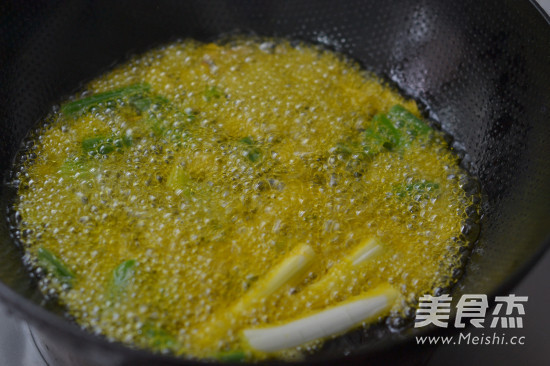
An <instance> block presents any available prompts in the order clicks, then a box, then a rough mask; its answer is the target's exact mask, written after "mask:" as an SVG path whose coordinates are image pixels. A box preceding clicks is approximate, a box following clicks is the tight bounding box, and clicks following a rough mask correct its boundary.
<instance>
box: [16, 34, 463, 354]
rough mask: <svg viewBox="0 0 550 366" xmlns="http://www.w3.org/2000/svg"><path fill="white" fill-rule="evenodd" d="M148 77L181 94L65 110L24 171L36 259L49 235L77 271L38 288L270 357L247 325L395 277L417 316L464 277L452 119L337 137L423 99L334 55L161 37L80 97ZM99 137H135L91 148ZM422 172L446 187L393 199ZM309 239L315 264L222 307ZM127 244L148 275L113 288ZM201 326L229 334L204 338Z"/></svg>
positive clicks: (157, 337)
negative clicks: (360, 146)
mask: <svg viewBox="0 0 550 366" xmlns="http://www.w3.org/2000/svg"><path fill="white" fill-rule="evenodd" d="M136 83H148V84H149V85H150V86H151V90H152V92H153V93H155V94H156V95H161V96H163V97H164V98H166V99H167V100H169V101H170V105H171V107H166V106H163V105H159V106H158V107H154V108H152V110H151V111H150V113H149V114H148V115H145V114H144V113H139V112H138V111H136V109H135V108H133V107H132V105H131V101H130V100H129V99H123V100H120V101H118V102H117V104H116V105H111V106H109V105H100V106H97V107H96V108H94V109H92V110H91V111H89V112H88V113H84V114H82V115H78V116H76V117H73V116H67V115H64V114H63V113H59V112H57V113H54V114H52V115H51V116H50V117H49V118H48V120H47V121H46V122H47V123H46V124H45V125H44V127H42V128H41V129H40V131H39V132H38V133H37V135H36V136H35V138H34V139H35V146H34V148H33V149H32V153H33V154H35V155H36V157H35V158H34V159H29V160H28V161H27V163H25V168H26V172H27V174H26V175H24V176H22V177H21V183H20V188H19V192H18V195H19V200H18V203H17V207H16V208H17V210H18V211H19V212H20V214H21V216H22V220H23V222H22V224H21V228H22V229H24V230H26V232H27V236H26V238H25V239H24V242H25V250H26V252H27V259H28V260H29V261H30V262H31V263H32V264H33V265H34V266H37V267H39V266H38V264H37V261H36V257H37V251H38V248H40V247H42V248H46V249H47V250H49V251H51V252H52V253H55V255H56V256H57V257H58V258H59V259H60V260H61V261H63V262H64V263H65V265H66V266H67V267H68V268H70V269H71V271H72V272H74V274H75V279H74V281H73V283H72V286H67V285H62V283H61V282H60V281H58V280H56V278H55V277H54V276H52V275H47V276H45V277H44V278H43V279H42V282H41V287H42V289H43V291H44V292H47V293H52V292H55V293H56V294H57V295H58V296H59V298H60V301H61V302H62V303H64V304H65V305H66V306H67V308H68V311H69V312H70V314H71V315H72V316H74V318H75V319H76V321H77V322H78V323H79V324H81V325H82V326H83V327H85V328H86V329H89V330H90V331H92V332H95V333H98V334H102V335H105V336H106V337H108V338H109V339H113V340H118V341H121V342H124V343H127V344H130V345H135V346H138V347H145V348H153V349H155V350H158V351H172V352H174V353H176V354H182V355H185V356H188V357H200V358H202V357H217V356H216V355H219V354H223V352H228V351H232V350H244V351H245V353H246V355H247V356H246V357H248V358H252V359H257V358H263V357H265V356H266V355H262V354H258V353H250V352H248V351H247V346H246V344H244V343H243V341H242V338H241V337H240V335H239V334H240V331H241V330H242V329H244V328H247V327H251V326H259V325H262V324H276V323H277V322H281V321H285V320H286V319H292V318H295V317H297V316H301V315H307V314H308V313H311V312H313V311H315V310H319V309H323V308H324V307H327V306H330V305H334V304H337V303H338V302H340V301H344V300H346V299H347V298H349V297H351V296H354V295H357V294H359V293H361V292H363V291H366V290H368V289H372V288H374V287H376V286H377V285H380V284H382V283H390V284H391V285H392V286H393V287H394V288H396V289H398V290H399V291H400V293H401V296H402V299H401V300H400V301H398V302H397V303H396V304H395V306H394V307H393V309H392V313H393V314H403V313H404V312H405V310H406V309H407V307H409V306H414V305H413V304H414V300H416V299H418V297H419V296H421V295H422V294H426V293H433V291H434V289H435V288H438V287H439V288H445V287H448V286H449V285H451V284H452V281H453V280H452V276H451V274H452V272H453V270H455V269H456V268H458V267H459V266H460V261H459V249H460V246H461V245H465V243H464V242H462V241H460V240H457V239H456V238H458V237H460V229H461V225H462V223H463V221H464V219H465V217H466V214H465V210H466V208H467V207H468V206H470V205H471V204H472V202H471V198H469V197H468V196H467V195H466V193H465V192H464V191H463V190H462V189H461V188H460V187H459V180H458V179H457V177H460V176H461V175H463V174H464V172H463V171H461V169H460V168H459V167H458V162H457V158H456V156H455V155H453V154H452V152H451V151H450V149H449V148H448V146H446V144H445V142H444V140H443V139H442V137H441V136H440V134H439V133H436V132H434V137H433V138H432V140H431V141H430V142H429V143H422V144H420V143H418V144H413V145H412V146H411V147H409V148H407V149H405V150H404V151H399V152H383V153H380V154H378V155H376V156H374V157H369V158H365V157H363V156H362V155H361V154H358V153H351V154H349V155H346V154H342V153H341V152H339V151H338V150H337V149H336V148H335V147H336V146H338V143H340V142H342V141H357V140H358V139H360V136H362V135H361V133H362V131H363V130H364V129H365V128H368V127H369V124H370V121H371V119H372V117H373V115H375V114H376V113H379V112H386V111H387V110H388V109H389V108H390V107H392V106H393V105H395V104H401V105H403V106H405V107H406V108H407V109H409V110H410V111H412V112H413V113H414V114H416V115H419V112H418V108H417V106H416V104H415V102H414V101H412V100H406V99H403V98H402V97H401V96H400V95H398V94H397V93H396V92H395V91H393V90H392V89H390V88H389V87H387V86H384V85H383V84H381V83H380V82H379V80H377V79H376V78H374V77H371V76H369V75H368V74H366V73H365V72H363V71H362V70H361V69H360V68H359V67H358V66H357V65H355V64H354V63H352V62H350V61H348V60H346V59H344V58H343V57H341V56H339V55H337V54H334V53H332V52H329V51H324V50H320V49H319V48H316V47H313V46H308V45H304V44H300V45H298V46H295V45H290V43H288V42H286V41H281V40H270V39H268V40H252V39H247V38H244V39H238V40H233V41H232V42H229V43H227V44H213V43H210V44H203V43H198V42H194V41H183V42H177V43H174V44H171V45H168V46H165V47H162V48H159V49H156V50H153V51H150V52H148V53H146V54H144V55H142V56H139V57H136V58H134V59H132V60H131V61H129V62H128V63H126V64H124V65H122V66H119V67H117V68H115V69H114V70H112V71H110V72H108V73H107V74H105V75H103V76H101V77H100V78H98V79H96V80H94V81H92V82H91V83H90V84H89V85H88V86H87V89H86V92H85V93H84V94H83V95H78V96H77V98H80V97H83V96H85V95H93V94H95V93H100V92H104V91H108V90H113V89H117V88H120V87H123V86H127V85H131V84H136ZM90 136H127V137H129V138H131V139H132V141H133V143H132V145H131V146H127V147H124V148H122V149H120V151H113V152H112V153H109V154H95V155H94V156H88V155H85V154H84V155H83V152H82V141H83V140H84V139H86V138H89V137H90ZM250 154H254V156H253V159H251V155H250ZM424 180H425V181H429V182H436V183H437V184H438V185H439V190H438V193H437V194H436V195H434V196H433V197H421V196H416V197H414V196H411V197H404V198H403V197H397V196H396V194H395V187H396V186H399V185H404V184H410V183H411V182H416V181H424ZM369 237H376V238H378V239H379V240H380V242H382V243H383V245H384V248H385V250H384V252H383V253H382V254H381V255H379V256H377V257H376V258H375V260H372V261H371V262H369V263H368V264H367V265H365V266H363V267H361V268H360V269H354V270H350V271H347V272H346V273H343V274H342V275H341V276H339V277H338V280H337V281H336V282H335V283H333V284H332V286H331V287H330V288H328V289H327V288H319V287H312V289H309V288H308V286H309V285H310V284H313V283H315V282H316V281H319V279H321V278H322V277H323V275H324V274H326V273H327V271H328V270H329V268H331V267H332V266H335V265H338V263H339V262H340V261H341V259H342V258H343V256H344V255H345V254H346V253H348V252H349V251H350V250H352V249H353V248H354V246H356V245H358V244H359V243H360V242H361V241H362V240H364V239H365V238H369ZM303 243H306V244H309V245H310V246H311V247H312V248H313V249H314V251H315V252H316V254H317V260H316V262H315V265H314V266H313V267H312V268H311V269H310V271H309V272H308V274H307V276H305V278H304V279H302V280H301V281H300V282H299V283H295V284H292V285H289V286H287V287H286V288H284V289H282V290H281V291H278V292H277V293H275V294H273V295H271V296H269V297H268V298H266V299H264V301H262V302H261V304H257V306H255V307H254V308H253V309H250V310H249V311H247V312H244V313H240V314H229V316H226V315H227V314H225V315H224V316H221V315H220V314H224V312H225V311H227V309H230V308H231V305H232V304H233V303H235V301H237V300H238V299H239V298H241V297H242V296H243V294H245V293H246V291H247V290H248V289H249V288H250V287H251V286H253V285H254V282H255V281H257V280H258V279H259V278H262V276H264V275H265V274H266V273H267V272H268V271H269V269H270V268H272V267H273V266H274V265H275V264H276V263H278V262H279V261H280V260H281V259H282V258H284V256H285V254H287V253H289V252H290V251H291V250H292V249H293V248H295V247H296V246H298V245H300V244H303ZM130 259H134V260H135V261H136V263H137V265H136V268H135V273H134V275H133V276H132V277H131V279H130V280H129V284H128V287H127V288H126V289H125V290H124V291H123V292H122V293H121V294H118V295H117V296H113V295H112V294H110V293H109V291H108V286H109V281H110V278H111V276H112V273H113V270H114V269H115V268H116V267H117V266H118V265H120V264H121V263H123V262H124V261H126V260H130ZM38 272H44V270H41V269H39V270H38ZM213 320H215V321H213ZM208 322H210V323H208ZM216 322H217V323H216ZM204 324H216V326H219V327H220V328H222V329H227V331H226V332H223V334H222V336H221V337H218V336H212V337H208V336H206V337H205V336H204V334H201V329H203V328H204ZM213 334H217V333H216V332H214V333H213ZM319 344H320V343H319V342H316V343H314V344H312V345H310V346H309V347H305V348H304V347H302V348H300V349H299V350H291V351H289V352H286V353H284V354H281V355H280V356H281V357H283V356H287V357H288V356H291V355H294V356H296V355H298V354H300V352H302V351H307V349H308V348H312V349H314V348H315V347H317V346H318V345H319Z"/></svg>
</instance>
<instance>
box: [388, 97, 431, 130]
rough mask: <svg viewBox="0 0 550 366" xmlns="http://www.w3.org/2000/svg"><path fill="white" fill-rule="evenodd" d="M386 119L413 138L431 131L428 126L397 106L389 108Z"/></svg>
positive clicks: (403, 108)
mask: <svg viewBox="0 0 550 366" xmlns="http://www.w3.org/2000/svg"><path fill="white" fill-rule="evenodd" d="M387 117H388V119H389V120H390V121H391V122H392V123H393V125H394V126H396V127H398V128H401V127H403V128H405V130H406V131H407V132H408V133H409V134H410V135H411V136H413V137H416V136H419V135H424V134H427V133H429V132H430V131H431V130H432V128H431V127H430V126H429V125H428V124H426V123H425V122H424V121H422V120H421V119H419V118H418V117H416V116H415V115H414V114H412V113H411V112H409V111H408V110H407V109H405V107H403V106H401V105H399V104H397V105H394V106H393V107H391V108H390V110H389V112H388V114H387Z"/></svg>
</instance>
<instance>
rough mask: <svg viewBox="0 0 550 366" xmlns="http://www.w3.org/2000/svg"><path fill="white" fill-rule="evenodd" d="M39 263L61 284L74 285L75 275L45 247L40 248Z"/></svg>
mask: <svg viewBox="0 0 550 366" xmlns="http://www.w3.org/2000/svg"><path fill="white" fill-rule="evenodd" d="M38 263H39V265H40V266H42V267H44V268H45V269H46V271H48V273H50V274H51V275H52V276H54V277H55V278H57V279H58V280H59V281H60V282H61V283H64V284H67V285H72V282H73V280H74V279H75V274H74V272H73V271H71V270H70V269H69V268H68V267H67V266H66V265H65V264H64V263H63V262H62V261H61V260H60V259H59V258H58V257H57V256H56V255H55V254H53V253H52V252H50V251H49V250H48V249H46V248H44V247H40V248H38Z"/></svg>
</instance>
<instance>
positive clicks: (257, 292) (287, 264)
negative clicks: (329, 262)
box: [196, 244, 315, 339]
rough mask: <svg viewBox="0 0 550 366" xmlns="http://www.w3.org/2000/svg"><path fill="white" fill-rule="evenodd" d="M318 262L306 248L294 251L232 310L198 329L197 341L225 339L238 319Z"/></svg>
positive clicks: (294, 281) (306, 246) (309, 249)
mask: <svg viewBox="0 0 550 366" xmlns="http://www.w3.org/2000/svg"><path fill="white" fill-rule="evenodd" d="M314 259H315V251H314V250H313V249H312V248H311V247H310V246H309V245H306V244H302V245H300V246H298V247H297V248H295V249H293V250H292V251H291V252H290V253H289V254H288V255H287V256H286V258H284V259H283V260H282V261H281V262H280V263H279V264H278V265H276V266H275V267H274V268H272V269H271V270H270V271H268V272H267V273H266V274H265V275H264V276H263V277H262V278H260V279H259V280H258V281H257V282H256V283H255V284H254V285H253V286H252V288H251V289H250V290H248V291H247V292H246V293H245V294H244V296H243V297H241V298H240V299H239V300H238V301H237V302H235V303H234V304H233V305H232V306H230V307H229V308H224V309H221V312H218V313H216V314H214V315H213V316H212V318H210V320H209V321H207V322H205V323H203V324H202V326H200V327H199V328H197V333H196V334H197V338H198V339H210V338H220V339H221V338H223V337H225V336H226V333H227V330H228V329H230V328H231V326H232V323H233V322H235V320H236V319H237V318H239V317H240V316H242V315H243V314H246V312H247V311H249V310H250V309H252V308H254V306H255V304H257V303H258V302H260V301H262V300H263V299H265V298H266V297H268V296H269V295H272V294H273V293H275V292H276V291H278V290H280V289H281V288H282V287H284V286H285V285H289V284H292V283H296V282H298V281H300V280H301V279H302V278H303V277H304V275H305V273H306V272H307V270H308V269H309V268H310V267H311V265H312V264H313V262H314Z"/></svg>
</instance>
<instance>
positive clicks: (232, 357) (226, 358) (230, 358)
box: [216, 350, 246, 362]
mask: <svg viewBox="0 0 550 366" xmlns="http://www.w3.org/2000/svg"><path fill="white" fill-rule="evenodd" d="M216 359H218V360H219V361H222V362H243V361H245V360H246V353H244V351H241V350H236V351H229V352H220V353H218V354H217V355H216Z"/></svg>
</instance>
